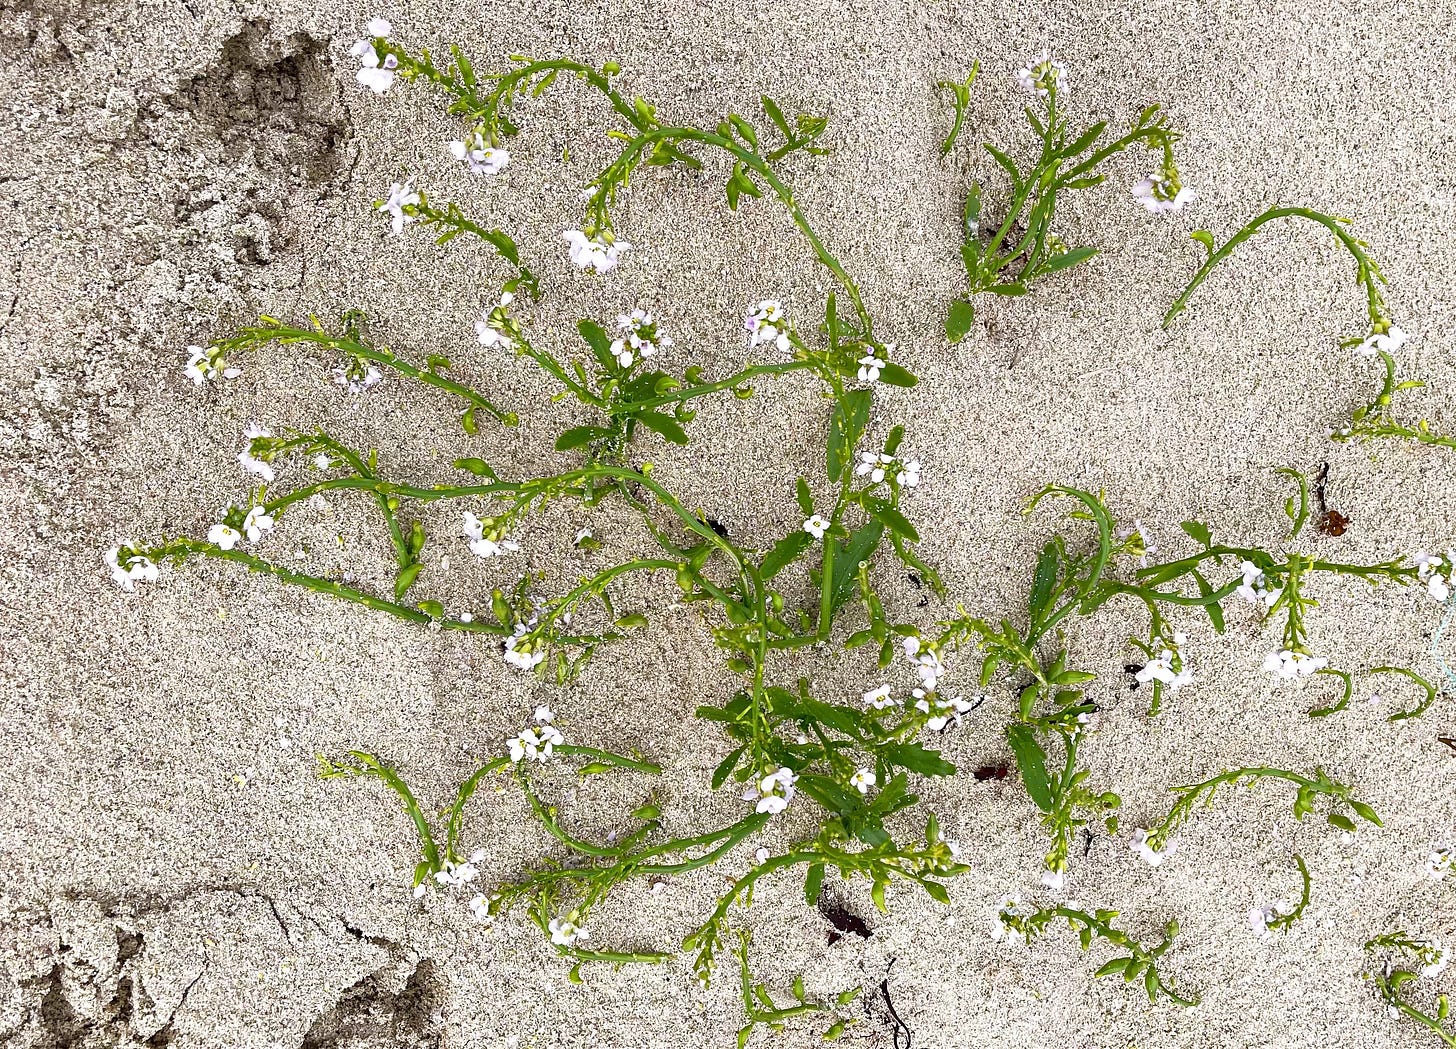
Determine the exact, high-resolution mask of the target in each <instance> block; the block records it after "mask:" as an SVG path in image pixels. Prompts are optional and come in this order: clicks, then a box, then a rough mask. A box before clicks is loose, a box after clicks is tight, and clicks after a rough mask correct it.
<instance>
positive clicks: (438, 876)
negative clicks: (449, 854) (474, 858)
mask: <svg viewBox="0 0 1456 1049" xmlns="http://www.w3.org/2000/svg"><path fill="white" fill-rule="evenodd" d="M479 874H480V871H479V869H477V868H476V866H475V864H473V863H452V862H451V861H450V860H446V861H445V866H444V867H443V868H442V869H440V870H438V871H436V872H435V881H436V882H437V883H438V884H440V885H442V886H444V887H445V888H449V889H460V888H464V887H465V886H466V885H469V884H470V883H471V882H473V881H474V880H475V879H476V877H477V876H479Z"/></svg>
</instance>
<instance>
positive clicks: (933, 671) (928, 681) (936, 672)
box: [902, 637, 945, 692]
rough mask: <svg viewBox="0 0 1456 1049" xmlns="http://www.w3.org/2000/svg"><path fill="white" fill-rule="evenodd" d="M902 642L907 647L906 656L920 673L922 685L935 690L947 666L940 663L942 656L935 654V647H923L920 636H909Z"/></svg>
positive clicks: (929, 689)
mask: <svg viewBox="0 0 1456 1049" xmlns="http://www.w3.org/2000/svg"><path fill="white" fill-rule="evenodd" d="M902 644H903V645H904V648H905V658H906V659H908V660H910V662H911V664H912V665H913V666H914V667H915V671H916V673H918V674H919V675H920V687H921V688H923V689H924V690H925V691H926V692H934V691H935V686H936V685H937V684H938V683H939V681H940V678H941V676H942V675H943V674H944V673H945V668H944V667H942V666H941V663H940V657H939V656H937V655H936V654H935V650H934V649H930V648H925V649H922V648H921V647H920V639H919V638H918V637H907V638H906V639H905V640H904V641H903V642H902Z"/></svg>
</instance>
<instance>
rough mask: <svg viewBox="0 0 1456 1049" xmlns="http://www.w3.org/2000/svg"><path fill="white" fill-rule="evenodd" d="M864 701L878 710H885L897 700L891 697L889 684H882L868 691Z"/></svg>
mask: <svg viewBox="0 0 1456 1049" xmlns="http://www.w3.org/2000/svg"><path fill="white" fill-rule="evenodd" d="M864 701H865V703H866V704H867V705H869V706H871V707H874V708H875V709H876V710H884V709H885V708H886V707H892V706H894V705H895V701H894V700H893V699H891V698H890V686H889V685H881V686H880V687H879V688H877V689H875V690H874V691H872V692H866V693H865V694H864Z"/></svg>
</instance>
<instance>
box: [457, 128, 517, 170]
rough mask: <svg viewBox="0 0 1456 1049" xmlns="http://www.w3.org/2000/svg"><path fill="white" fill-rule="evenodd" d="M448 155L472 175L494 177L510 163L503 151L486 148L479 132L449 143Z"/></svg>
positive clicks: (508, 155)
mask: <svg viewBox="0 0 1456 1049" xmlns="http://www.w3.org/2000/svg"><path fill="white" fill-rule="evenodd" d="M450 155H451V156H453V157H454V158H455V159H456V160H459V161H462V162H464V164H465V166H466V167H468V168H469V169H470V173H471V174H472V175H496V174H499V173H500V171H501V170H502V169H503V168H504V167H505V166H506V165H507V164H509V163H510V162H511V155H510V154H509V153H507V152H506V151H505V150H503V149H496V148H495V147H494V146H487V145H486V144H485V136H484V135H482V134H481V133H480V132H479V131H472V132H471V133H470V134H468V135H466V136H465V138H464V139H456V140H455V141H454V142H451V143H450Z"/></svg>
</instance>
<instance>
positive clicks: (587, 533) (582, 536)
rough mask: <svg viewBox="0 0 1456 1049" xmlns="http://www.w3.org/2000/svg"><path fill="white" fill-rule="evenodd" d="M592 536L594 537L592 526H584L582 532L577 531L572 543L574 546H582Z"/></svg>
mask: <svg viewBox="0 0 1456 1049" xmlns="http://www.w3.org/2000/svg"><path fill="white" fill-rule="evenodd" d="M591 537H592V530H591V529H590V528H583V529H582V530H581V531H580V532H577V533H576V538H575V539H573V540H572V541H571V545H572V546H580V545H581V544H582V543H584V542H586V541H587V540H588V539H590V538H591Z"/></svg>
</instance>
